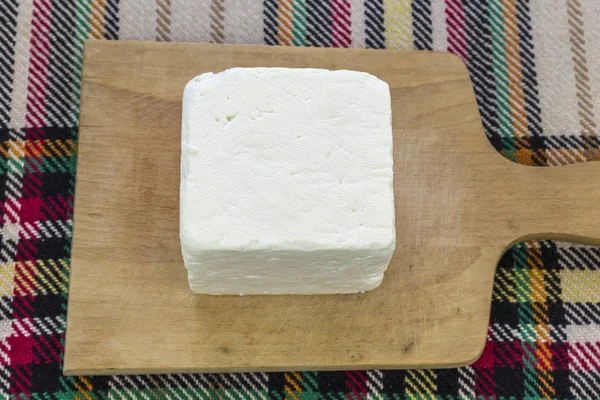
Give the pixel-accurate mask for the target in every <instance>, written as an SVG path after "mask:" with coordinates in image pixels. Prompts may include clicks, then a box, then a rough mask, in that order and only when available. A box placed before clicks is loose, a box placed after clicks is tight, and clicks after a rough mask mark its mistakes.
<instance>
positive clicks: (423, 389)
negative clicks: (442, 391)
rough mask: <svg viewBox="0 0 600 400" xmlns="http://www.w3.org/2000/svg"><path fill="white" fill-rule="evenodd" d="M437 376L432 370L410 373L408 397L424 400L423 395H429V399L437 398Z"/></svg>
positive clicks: (406, 379)
mask: <svg viewBox="0 0 600 400" xmlns="http://www.w3.org/2000/svg"><path fill="white" fill-rule="evenodd" d="M436 378H437V374H436V373H435V372H434V371H432V370H414V371H408V373H407V374H406V378H405V379H404V381H405V383H406V395H407V396H408V397H409V398H410V399H422V398H423V395H428V398H431V399H433V398H435V392H436V391H437V385H436V384H435V382H434V380H435V379H436Z"/></svg>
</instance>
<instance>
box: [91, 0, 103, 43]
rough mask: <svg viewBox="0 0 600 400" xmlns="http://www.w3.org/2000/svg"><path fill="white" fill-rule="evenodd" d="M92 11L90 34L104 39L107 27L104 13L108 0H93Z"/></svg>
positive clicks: (95, 37)
mask: <svg viewBox="0 0 600 400" xmlns="http://www.w3.org/2000/svg"><path fill="white" fill-rule="evenodd" d="M91 6H92V7H91V8H92V9H91V12H90V34H91V36H92V37H93V38H94V39H104V35H105V33H106V29H105V27H104V23H105V22H104V13H105V9H106V0H93V1H92V4H91Z"/></svg>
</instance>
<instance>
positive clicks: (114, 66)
mask: <svg viewBox="0 0 600 400" xmlns="http://www.w3.org/2000/svg"><path fill="white" fill-rule="evenodd" d="M235 66H245V67H254V66H280V67H319V68H329V69H353V70H360V71H367V72H370V73H372V74H374V75H376V76H378V77H379V78H381V79H383V80H385V81H387V82H388V83H389V84H390V87H391V91H392V103H393V127H394V159H395V166H394V170H395V193H396V229H397V249H396V252H395V255H394V258H393V260H392V263H391V265H390V268H389V269H388V271H387V273H386V276H385V279H384V282H383V284H382V286H381V287H380V288H378V289H376V290H374V291H372V292H368V293H365V294H357V295H321V296H246V297H214V296H203V295H196V294H193V293H192V292H191V291H190V290H189V289H188V286H187V279H186V270H185V268H184V266H183V262H182V257H181V252H180V245H179V238H178V229H179V227H178V218H179V215H178V204H179V190H178V189H179V157H180V125H181V97H182V90H183V87H184V85H185V83H186V82H187V81H188V80H189V79H191V78H192V77H194V76H196V75H198V74H200V73H202V72H206V71H215V72H217V71H221V70H224V69H226V68H229V67H235ZM82 103H83V106H82V115H81V130H80V142H79V145H80V151H79V165H78V171H77V189H76V201H75V230H74V248H73V259H72V274H71V287H70V295H69V309H68V325H67V342H66V353H65V367H64V368H65V369H64V370H65V373H66V374H113V373H119V374H123V373H162V372H165V373H166V372H191V371H204V372H207V371H211V372H218V371H256V370H261V371H274V370H306V369H318V370H325V369H363V368H405V367H406V368H408V367H410V368H415V367H451V366H458V365H464V364H468V363H471V362H473V361H474V360H475V359H476V358H477V357H478V356H479V354H480V353H481V351H482V349H483V346H484V343H485V338H486V332H487V326H488V318H489V313H490V301H491V290H492V283H493V277H494V271H495V268H496V264H497V262H498V259H499V257H500V256H501V254H502V253H503V251H504V250H505V249H506V248H507V247H508V246H509V245H511V244H512V243H514V242H515V241H518V240H520V239H523V238H528V239H532V238H554V239H574V240H576V241H580V242H585V243H593V244H600V241H598V240H597V239H594V238H599V237H600V224H598V221H599V220H600V207H598V200H599V198H600V181H599V180H598V179H595V178H596V177H597V176H600V165H598V164H593V163H590V164H582V165H571V166H566V167H556V168H541V167H538V168H536V167H526V166H520V165H517V164H514V163H511V162H510V161H508V160H506V159H504V158H502V157H501V156H500V155H498V154H497V153H496V152H495V151H494V149H493V148H492V146H491V145H490V143H489V142H488V140H487V139H486V137H485V135H484V132H483V129H482V125H481V122H480V119H479V114H478V110H477V105H476V102H475V97H474V93H473V89H472V87H471V82H470V80H469V75H468V73H467V70H466V68H465V66H464V65H463V63H462V62H461V61H460V60H459V59H458V58H456V57H454V56H452V55H450V54H446V53H432V52H399V51H380V50H357V49H348V50H340V49H298V48H282V47H250V46H227V45H198V44H166V43H140V42H100V41H89V42H87V43H86V47H85V62H84V69H83V95H82Z"/></svg>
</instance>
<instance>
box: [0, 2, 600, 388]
mask: <svg viewBox="0 0 600 400" xmlns="http://www.w3.org/2000/svg"><path fill="white" fill-rule="evenodd" d="M86 38H97V39H106V40H116V39H143V40H160V41H197V42H217V43H254V44H268V45H289V46H333V47H369V48H391V49H412V48H414V49H435V50H441V51H450V52H452V53H455V54H458V55H459V56H460V57H462V58H463V60H464V61H465V62H466V64H467V65H468V68H469V71H470V73H471V77H472V79H473V83H474V85H475V92H476V94H477V99H478V102H479V107H480V111H481V117H482V119H483V123H484V126H485V129H486V132H487V135H488V137H489V139H490V140H491V142H492V143H493V145H494V146H495V148H496V149H497V150H498V151H499V152H501V153H502V154H503V155H504V156H506V157H508V158H510V159H512V160H514V161H516V162H521V163H525V164H532V165H556V164H566V163H573V162H583V161H587V160H593V159H597V158H599V157H600V139H599V136H598V122H599V118H600V67H599V66H600V0H486V1H480V0H412V1H411V0H366V1H361V0H353V1H350V0H265V1H262V0H260V1H259V0H246V1H243V0H0V205H1V211H0V213H1V215H0V232H1V248H0V262H1V266H0V294H1V298H0V397H11V398H22V399H25V398H33V399H55V398H59V399H63V398H80V399H99V398H107V397H108V398H126V399H131V398H138V397H139V398H145V399H150V398H170V399H187V398H209V397H215V398H224V399H238V398H267V397H272V398H275V399H283V398H289V399H299V398H323V399H338V398H339V399H342V398H343V399H348V400H353V399H354V400H357V399H360V398H385V399H400V398H408V399H417V398H430V399H433V398H438V399H456V398H471V399H475V398H482V399H484V398H485V399H488V398H506V399H509V398H510V399H519V398H528V399H534V398H558V399H574V398H595V399H598V398H600V290H599V289H600V250H599V249H597V248H592V247H583V246H576V245H572V244H566V243H555V242H541V243H524V244H519V245H517V246H515V247H513V248H512V249H511V250H510V251H509V252H508V253H507V254H506V255H505V256H504V257H503V259H502V261H501V265H500V267H499V269H498V272H497V276H496V280H495V285H494V293H493V307H492V320H491V323H490V327H489V334H488V342H487V346H486V349H485V352H484V354H483V356H482V357H481V359H480V360H479V361H477V362H476V363H475V364H474V365H472V366H469V367H465V368H460V369H450V370H420V371H386V372H382V371H364V372H357V371H347V372H327V373H324V372H308V373H278V374H258V373H257V374H224V375H168V376H128V377H117V376H114V377H63V376H62V374H61V368H62V366H61V360H62V354H63V350H64V347H63V346H64V330H65V314H66V311H67V310H66V304H67V290H68V283H69V255H70V240H71V227H72V214H73V191H74V177H75V165H76V149H77V144H76V143H77V124H78V115H79V96H80V73H81V67H82V65H81V60H82V49H83V41H84V40H85V39H86ZM516 190H518V188H517V189H516ZM515 207H519V205H518V204H515ZM548 217H549V218H560V217H561V216H548ZM599 223H600V221H599ZM100 284H101V283H100ZM148 351H152V349H148Z"/></svg>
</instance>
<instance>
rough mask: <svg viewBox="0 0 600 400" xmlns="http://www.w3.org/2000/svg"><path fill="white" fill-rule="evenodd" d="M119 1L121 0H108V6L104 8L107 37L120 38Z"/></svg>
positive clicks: (105, 36)
mask: <svg viewBox="0 0 600 400" xmlns="http://www.w3.org/2000/svg"><path fill="white" fill-rule="evenodd" d="M119 2H120V0H106V7H105V8H104V10H105V11H104V21H105V29H106V32H105V33H104V38H105V39H108V40H117V39H119Z"/></svg>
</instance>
